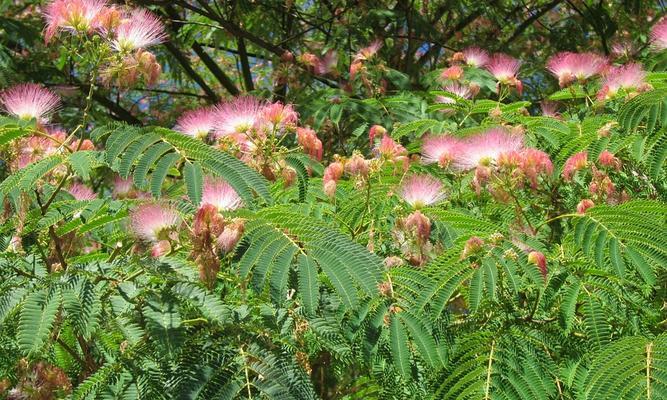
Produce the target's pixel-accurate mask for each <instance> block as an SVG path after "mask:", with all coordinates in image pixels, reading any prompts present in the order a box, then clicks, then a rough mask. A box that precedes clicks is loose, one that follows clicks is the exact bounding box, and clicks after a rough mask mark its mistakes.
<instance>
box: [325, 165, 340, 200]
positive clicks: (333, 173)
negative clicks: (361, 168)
mask: <svg viewBox="0 0 667 400" xmlns="http://www.w3.org/2000/svg"><path fill="white" fill-rule="evenodd" d="M344 171H345V167H344V166H343V163H341V162H340V161H336V162H332V163H331V164H329V165H327V167H326V168H325V169H324V175H323V177H322V183H323V185H324V188H323V190H324V193H325V194H326V195H327V196H329V197H334V195H335V194H336V186H337V185H338V180H339V179H340V178H341V177H342V176H343V172H344Z"/></svg>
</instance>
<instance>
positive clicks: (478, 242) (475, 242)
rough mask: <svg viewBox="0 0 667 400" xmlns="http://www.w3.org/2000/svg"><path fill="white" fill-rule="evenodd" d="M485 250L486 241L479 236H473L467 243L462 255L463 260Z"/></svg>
mask: <svg viewBox="0 0 667 400" xmlns="http://www.w3.org/2000/svg"><path fill="white" fill-rule="evenodd" d="M483 249H484V240H482V239H481V238H480V237H478V236H472V237H470V239H468V240H467V241H466V244H465V246H464V247H463V252H462V253H461V259H464V258H467V257H470V256H471V255H473V254H476V253H479V252H481V251H482V250H483Z"/></svg>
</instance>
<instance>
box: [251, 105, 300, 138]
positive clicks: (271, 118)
mask: <svg viewBox="0 0 667 400" xmlns="http://www.w3.org/2000/svg"><path fill="white" fill-rule="evenodd" d="M298 121H299V114H298V113H297V112H296V111H295V110H294V107H293V106H292V105H291V104H283V103H281V102H276V103H271V104H267V105H266V106H265V107H264V108H263V109H262V111H261V116H260V118H259V119H258V122H257V125H259V126H260V127H265V128H267V129H268V130H269V131H273V132H274V133H275V134H277V135H282V134H284V133H285V131H286V130H288V129H293V128H294V127H295V126H296V123H297V122H298Z"/></svg>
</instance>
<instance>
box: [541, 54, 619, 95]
mask: <svg viewBox="0 0 667 400" xmlns="http://www.w3.org/2000/svg"><path fill="white" fill-rule="evenodd" d="M606 67H607V59H606V58H605V57H602V56H599V55H597V54H594V53H571V52H562V53H558V54H556V55H555V56H553V57H551V58H550V59H549V61H548V62H547V69H548V70H549V71H550V72H551V73H552V74H553V75H554V76H555V77H556V78H558V84H559V85H560V87H565V86H567V85H569V84H571V83H572V82H574V81H575V80H579V81H585V80H586V79H588V78H590V77H592V76H595V75H597V74H600V73H602V72H603V71H604V70H605V69H606Z"/></svg>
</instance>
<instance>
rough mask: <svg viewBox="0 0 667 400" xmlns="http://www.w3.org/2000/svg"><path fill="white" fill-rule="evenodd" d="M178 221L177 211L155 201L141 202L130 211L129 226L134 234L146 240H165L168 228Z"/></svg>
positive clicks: (175, 225)
mask: <svg viewBox="0 0 667 400" xmlns="http://www.w3.org/2000/svg"><path fill="white" fill-rule="evenodd" d="M179 222H180V217H179V216H178V213H177V212H176V211H175V210H174V209H172V208H169V207H165V206H162V205H160V204H157V203H149V204H142V205H140V206H138V207H137V208H135V209H134V210H132V212H131V213H130V226H131V228H132V231H133V232H134V234H135V235H137V236H138V237H139V238H140V239H143V240H146V241H148V242H153V243H157V242H159V241H160V240H165V239H166V238H167V237H166V236H167V235H168V231H169V230H170V229H174V228H176V227H177V225H178V224H179Z"/></svg>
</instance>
